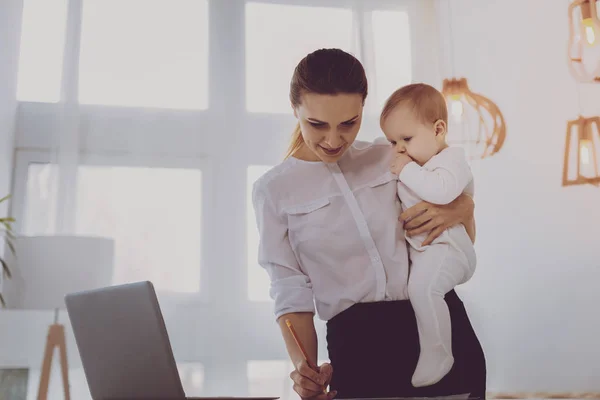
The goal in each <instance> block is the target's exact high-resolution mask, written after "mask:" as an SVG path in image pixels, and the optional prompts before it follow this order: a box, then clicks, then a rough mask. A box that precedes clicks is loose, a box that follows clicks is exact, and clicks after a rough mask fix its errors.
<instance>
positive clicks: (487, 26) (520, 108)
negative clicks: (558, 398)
mask: <svg viewBox="0 0 600 400" xmlns="http://www.w3.org/2000/svg"><path fill="white" fill-rule="evenodd" d="M438 1H439V3H440V5H441V6H442V9H446V7H447V3H446V0H438ZM567 7H568V1H567V0H552V1H548V0H527V1H522V0H485V1H481V0H451V11H452V30H453V32H454V35H453V38H454V50H455V52H454V59H455V65H456V73H457V74H458V75H462V76H466V77H467V78H468V80H469V82H470V86H471V89H472V90H473V91H476V92H479V93H481V94H483V95H486V96H488V97H490V98H491V99H493V100H494V101H495V102H496V103H497V104H498V105H499V106H500V108H501V110H502V111H503V113H504V116H505V118H506V122H507V127H508V131H507V140H506V143H505V145H504V148H503V149H502V150H501V151H500V153H499V154H497V155H496V156H494V157H492V158H490V159H487V160H483V161H481V162H479V163H477V164H474V166H473V169H474V173H475V179H476V181H477V183H476V185H477V193H476V197H477V198H476V203H477V206H476V218H477V225H478V239H477V245H476V247H477V251H478V261H479V264H478V268H479V270H478V272H477V273H476V275H475V277H474V278H473V280H472V281H471V282H470V283H468V284H467V285H465V286H464V288H463V289H462V292H461V293H464V298H465V302H466V303H467V306H468V308H469V312H470V314H471V315H472V317H473V319H474V325H475V326H476V329H477V331H478V333H480V335H481V340H482V342H483V345H484V348H485V351H486V354H487V359H488V371H489V380H488V385H489V390H491V391H494V390H503V391H511V390H514V391H516V390H526V391H539V390H549V391H566V390H599V389H600V364H599V363H598V359H600V341H598V337H600V312H598V304H600V290H599V288H598V286H599V282H600V210H599V208H598V205H600V188H596V187H591V186H590V187H570V188H562V187H561V179H562V175H561V173H562V163H563V151H564V141H565V131H566V121H567V120H569V119H575V118H576V117H577V116H578V113H579V110H578V107H577V94H576V85H575V83H574V80H573V79H572V78H571V76H570V75H569V72H568V67H567V62H566V49H567ZM441 28H442V29H447V26H446V27H444V26H442V27H441ZM582 100H583V104H584V112H585V114H586V115H588V114H589V113H591V112H594V113H595V114H596V115H599V114H600V85H596V86H593V85H592V86H588V87H584V88H582Z"/></svg>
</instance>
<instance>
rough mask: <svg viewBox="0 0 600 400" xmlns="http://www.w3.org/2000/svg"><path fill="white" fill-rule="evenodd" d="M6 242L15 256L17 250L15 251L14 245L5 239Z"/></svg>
mask: <svg viewBox="0 0 600 400" xmlns="http://www.w3.org/2000/svg"><path fill="white" fill-rule="evenodd" d="M6 244H7V245H8V248H9V249H10V252H11V253H12V254H13V256H15V257H16V256H17V252H16V251H15V246H14V245H13V243H12V242H11V241H10V240H8V239H6Z"/></svg>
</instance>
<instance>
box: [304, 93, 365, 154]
mask: <svg viewBox="0 0 600 400" xmlns="http://www.w3.org/2000/svg"><path fill="white" fill-rule="evenodd" d="M362 113H363V99H362V96H361V95H360V94H336V95H326V94H315V93H306V94H304V95H303V96H302V102H301V104H300V105H299V106H298V107H297V108H295V109H294V115H295V116H296V118H298V122H299V123H300V130H301V131H302V137H303V139H304V143H305V146H303V148H302V149H301V150H300V151H298V154H297V155H296V157H298V158H300V159H303V160H306V161H323V162H327V163H334V162H336V161H338V160H339V159H340V158H341V157H342V155H344V153H345V152H346V150H348V148H349V147H350V146H351V145H352V143H353V142H354V140H355V139H356V135H358V130H359V129H360V124H361V121H362Z"/></svg>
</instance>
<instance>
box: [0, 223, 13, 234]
mask: <svg viewBox="0 0 600 400" xmlns="http://www.w3.org/2000/svg"><path fill="white" fill-rule="evenodd" d="M0 224H2V225H4V227H5V228H6V230H7V231H9V232H12V225H11V224H10V223H8V222H4V221H0Z"/></svg>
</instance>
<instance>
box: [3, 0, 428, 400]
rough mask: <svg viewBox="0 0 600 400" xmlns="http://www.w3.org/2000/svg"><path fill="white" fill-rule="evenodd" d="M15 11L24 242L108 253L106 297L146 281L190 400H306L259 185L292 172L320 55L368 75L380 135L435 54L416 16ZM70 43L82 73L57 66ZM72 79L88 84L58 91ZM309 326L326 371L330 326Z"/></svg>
mask: <svg viewBox="0 0 600 400" xmlns="http://www.w3.org/2000/svg"><path fill="white" fill-rule="evenodd" d="M0 1H1V0H0ZM23 1H24V3H25V13H24V16H23V35H22V36H23V39H22V46H21V56H20V60H21V61H20V66H19V99H20V100H22V101H25V100H26V101H27V102H22V103H21V104H20V105H19V107H18V109H17V126H18V127H19V129H18V130H17V133H16V135H17V137H16V140H15V143H16V144H17V146H18V147H17V148H16V160H15V163H16V169H15V176H14V180H13V181H14V190H13V191H12V193H13V198H14V201H13V202H12V203H11V207H13V208H14V210H13V212H14V215H15V218H16V221H17V222H16V224H15V228H16V229H17V232H18V233H19V234H50V235H52V234H56V233H57V232H58V233H61V234H63V233H64V234H84V235H102V236H110V237H113V238H114V239H115V268H116V269H115V274H114V283H116V284H117V283H124V282H130V281H134V280H142V279H148V280H151V281H153V283H154V285H155V287H156V288H157V290H158V291H159V300H160V301H161V304H162V305H163V309H165V308H166V307H164V306H167V307H168V306H175V308H176V312H174V314H173V315H175V317H173V318H174V320H175V321H176V322H175V323H173V324H172V325H170V326H169V334H170V337H171V340H172V343H173V347H174V348H175V349H176V353H178V354H183V355H184V357H185V360H178V361H185V362H186V364H181V363H180V373H181V377H182V381H183V385H184V387H185V389H186V392H187V394H188V395H196V396H209V397H210V396H219V395H223V392H222V390H223V386H222V385H221V383H222V382H225V383H226V385H228V387H231V391H230V392H229V393H227V394H232V395H239V396H247V395H254V396H261V395H268V396H271V395H273V394H275V395H281V397H282V399H286V398H287V399H296V398H297V395H296V394H294V393H293V392H292V388H291V382H290V380H289V372H290V371H291V365H290V364H289V362H288V361H287V360H288V355H287V352H286V349H285V345H284V343H283V341H282V340H281V334H280V332H279V329H278V328H277V326H276V324H274V322H273V304H272V303H271V299H270V296H269V289H270V280H269V277H268V274H267V273H266V271H265V270H264V269H263V268H262V267H260V266H259V265H258V245H259V242H258V241H259V238H258V232H257V228H256V219H255V215H254V210H253V206H252V198H251V194H252V192H251V191H252V186H253V184H254V182H255V181H256V180H257V179H258V178H259V177H260V176H262V175H263V174H264V173H265V172H266V171H267V170H269V169H270V168H271V166H272V165H276V164H277V163H278V162H280V161H281V159H282V157H283V154H284V151H285V147H287V142H288V141H289V135H290V133H291V131H292V129H293V127H294V124H295V121H294V118H293V114H292V112H291V108H290V104H289V99H288V92H289V83H290V79H291V77H292V73H293V69H294V67H295V66H296V65H297V63H298V62H299V61H300V59H301V58H302V57H304V56H305V55H306V54H307V53H309V52H312V51H314V50H316V49H318V48H325V47H336V48H342V49H344V50H346V51H349V52H351V53H353V54H355V55H356V56H357V57H358V58H360V59H361V61H363V63H364V65H365V68H366V70H367V74H368V77H369V84H370V87H369V89H370V90H369V91H370V94H369V99H368V101H367V105H366V109H365V115H364V120H363V127H362V129H361V133H360V136H359V138H360V139H363V140H364V139H372V138H374V137H376V136H381V132H380V129H379V124H378V118H377V116H378V114H379V110H380V107H381V104H382V103H383V101H384V100H385V99H386V97H387V96H388V95H389V94H390V93H391V92H392V91H393V90H395V89H396V88H397V87H399V86H401V85H403V84H405V83H408V82H410V81H411V79H412V75H413V72H414V71H415V70H414V69H413V68H417V67H419V68H420V67H421V66H422V65H423V62H421V63H420V64H419V63H418V62H415V61H420V59H419V57H421V58H422V57H423V52H413V53H411V48H414V47H415V46H418V48H424V49H431V48H432V46H431V44H430V43H429V42H428V40H430V38H426V40H423V36H422V30H416V29H411V26H412V27H414V26H413V25H414V24H412V23H413V21H414V19H413V18H414V16H415V15H417V9H418V8H419V7H421V4H422V3H423V2H421V1H419V0H394V1H390V0H369V1H364V2H355V1H354V0H232V1H223V0H69V1H67V0H23ZM79 5H81V9H80V10H79V9H78V7H79ZM358 6H360V7H358ZM429 9H430V7H428V6H427V7H426V6H423V9H422V11H423V12H429V11H428V10H429ZM79 11H81V13H80V14H81V19H80V20H78V16H79ZM419 12H420V11H419ZM67 14H68V15H69V18H67ZM411 24H412V25H411ZM65 32H74V34H75V36H76V35H77V34H79V37H69V38H67V39H68V40H65ZM365 36H368V37H367V38H366V39H365ZM415 36H417V37H415ZM431 36H432V37H433V36H434V35H433V34H432V35H431ZM417 39H418V40H420V41H419V42H416V41H415V40H417ZM77 41H79V44H80V46H79V54H78V57H79V58H78V59H76V56H77V54H72V53H71V52H70V51H66V52H64V51H63V47H65V42H67V46H66V47H65V48H66V50H69V49H70V48H71V47H70V46H69V45H71V44H75V43H77ZM434 50H435V49H434ZM434 50H432V51H434ZM411 55H412V56H413V58H412V59H411ZM425 59H427V60H428V59H429V58H428V57H425ZM421 61H422V60H421ZM9 62H10V60H9ZM15 62H16V60H15ZM63 63H68V65H69V66H78V68H79V74H73V75H71V74H69V75H71V76H66V77H65V79H61V74H62V69H63ZM413 64H414V65H413ZM431 70H432V68H425V69H424V71H431ZM428 73H429V72H425V73H420V74H419V79H423V76H424V75H426V74H428ZM77 78H78V79H79V81H78V82H74V79H77ZM434 79H437V76H436V77H435V78H434ZM209 86H210V87H209ZM69 87H77V88H78V90H79V92H78V99H79V101H80V102H81V103H83V104H84V105H85V106H84V107H80V108H79V109H78V110H77V112H78V113H77V115H76V116H77V117H79V118H80V120H79V121H76V120H73V121H71V120H66V121H68V122H76V123H74V124H73V125H63V124H62V121H64V120H63V119H62V118H63V116H64V114H62V113H63V112H64V111H65V109H64V108H62V107H58V106H57V105H56V104H49V103H52V102H56V101H57V100H58V99H59V97H60V93H61V91H63V92H64V91H65V89H67V88H69ZM242 93H243V94H242ZM29 101H33V102H36V104H31V103H29ZM182 110H183V111H182ZM67 111H68V110H67ZM190 111H191V112H190ZM197 111H200V112H197ZM66 123H67V122H65V124H66ZM64 126H72V127H74V129H76V128H75V127H79V128H80V129H79V132H77V131H76V130H73V131H70V130H68V129H61V128H62V127H64ZM61 133H64V134H61ZM77 133H79V135H77ZM67 141H68V143H67ZM59 142H60V143H61V145H62V144H64V143H66V144H65V147H64V151H66V152H77V151H79V153H78V156H77V157H74V159H73V160H72V161H74V163H73V165H70V164H69V163H68V162H65V164H69V165H68V171H67V172H68V174H67V175H66V176H67V177H68V178H71V177H76V180H75V179H74V180H75V182H69V181H68V180H69V179H68V178H65V175H62V176H60V174H58V173H57V172H58V171H57V170H56V169H55V167H53V166H51V165H50V164H49V163H50V162H51V161H56V160H57V159H58V158H59V157H57V145H58V143H59ZM61 151H62V149H61ZM63 155H64V153H63ZM60 159H62V158H60ZM199 159H201V160H202V162H201V163H200V164H198V163H197V160H199ZM163 161H164V162H163ZM171 161H172V162H171ZM204 161H206V164H205V163H204ZM59 183H60V187H61V189H64V190H63V191H62V192H61V193H58V191H57V187H58V186H59ZM72 183H75V184H72ZM65 199H66V200H67V201H63V200H65ZM65 204H73V206H72V207H71V206H69V209H67V210H64V208H65V206H64V205H65ZM62 212H65V213H66V214H67V215H65V216H64V218H63V216H62ZM174 292H176V293H174ZM198 292H199V293H198ZM180 300H182V301H180ZM167 319H169V317H168V316H167ZM315 325H316V329H317V332H318V337H319V349H320V358H323V357H326V352H327V347H326V345H325V325H324V324H323V323H321V322H320V321H319V320H318V318H316V319H315ZM240 332H243V335H242V336H240V334H239V333H240ZM40 334H45V333H43V332H40ZM249 343H251V345H248V344H249ZM31 348H32V349H34V348H35V346H33V347H31ZM28 359H35V354H32V355H28ZM258 360H260V361H258ZM200 363H201V364H200ZM31 368H33V369H35V368H37V367H36V366H31ZM78 379H79V378H78ZM58 382H60V380H58ZM57 387H58V388H59V389H60V385H57ZM32 390H35V389H32ZM84 397H85V396H84Z"/></svg>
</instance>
